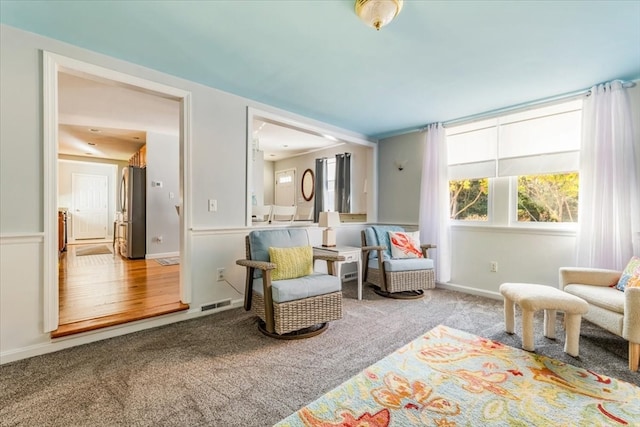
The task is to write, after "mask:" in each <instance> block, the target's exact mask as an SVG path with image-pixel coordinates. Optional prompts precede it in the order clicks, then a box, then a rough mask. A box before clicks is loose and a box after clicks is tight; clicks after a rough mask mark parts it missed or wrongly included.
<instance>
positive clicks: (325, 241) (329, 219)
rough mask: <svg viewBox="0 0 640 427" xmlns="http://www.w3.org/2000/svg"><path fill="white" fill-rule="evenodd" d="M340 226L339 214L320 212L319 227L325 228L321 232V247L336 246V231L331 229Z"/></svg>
mask: <svg viewBox="0 0 640 427" xmlns="http://www.w3.org/2000/svg"><path fill="white" fill-rule="evenodd" d="M339 225H340V213H339V212H320V219H319V221H318V226H319V227H326V228H325V229H324V231H323V232H322V246H326V247H333V246H335V245H336V231H335V230H334V229H333V227H338V226H339Z"/></svg>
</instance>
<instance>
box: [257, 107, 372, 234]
mask: <svg viewBox="0 0 640 427" xmlns="http://www.w3.org/2000/svg"><path fill="white" fill-rule="evenodd" d="M249 123H250V129H249V134H248V136H249V137H250V138H251V140H250V151H249V155H250V159H249V160H250V162H248V163H249V167H250V168H251V173H250V175H251V179H250V181H249V184H250V188H248V191H249V194H250V201H251V206H250V215H251V223H252V224H253V225H264V224H268V223H275V222H282V221H285V222H293V221H307V222H317V221H318V215H319V212H321V211H337V212H341V219H342V220H343V221H351V222H354V221H357V222H364V221H366V219H367V210H368V203H371V200H370V197H369V198H368V197H367V195H368V194H369V193H370V192H369V191H368V188H367V187H368V183H369V182H372V180H371V177H370V175H371V174H372V170H373V167H372V166H373V158H374V154H373V151H374V149H373V147H372V145H373V143H370V142H368V141H363V143H355V142H350V141H344V140H341V139H338V138H336V137H333V136H330V134H328V133H327V134H325V133H321V132H318V131H317V130H309V129H305V128H303V127H302V126H294V125H292V124H290V123H284V122H281V121H278V120H274V119H273V118H271V117H263V116H260V115H250V121H249ZM273 206H295V214H294V215H293V220H291V216H290V215H289V214H287V215H278V214H277V212H274V211H275V210H274V209H273V208H271V209H269V207H273Z"/></svg>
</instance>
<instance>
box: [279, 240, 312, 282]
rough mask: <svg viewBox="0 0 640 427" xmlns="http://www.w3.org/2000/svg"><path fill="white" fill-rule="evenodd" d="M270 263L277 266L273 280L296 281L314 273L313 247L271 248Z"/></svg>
mask: <svg viewBox="0 0 640 427" xmlns="http://www.w3.org/2000/svg"><path fill="white" fill-rule="evenodd" d="M269 258H270V262H272V263H274V264H275V265H276V268H275V270H273V271H272V272H271V280H274V281H275V280H284V279H295V278H297V277H302V276H308V275H309V274H311V273H313V249H312V248H311V246H296V247H292V248H273V247H271V248H269Z"/></svg>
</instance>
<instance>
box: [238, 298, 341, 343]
mask: <svg viewBox="0 0 640 427" xmlns="http://www.w3.org/2000/svg"><path fill="white" fill-rule="evenodd" d="M251 310H252V311H253V312H254V313H255V314H256V315H257V316H258V317H259V318H260V319H262V321H263V322H266V321H267V319H266V316H265V311H264V298H263V297H262V295H260V294H259V293H257V292H255V291H254V292H253V302H252V304H251ZM341 318H342V292H340V291H338V292H332V293H330V294H326V295H318V296H315V297H309V298H303V299H299V300H295V301H287V302H283V303H276V302H274V303H273V319H274V329H275V333H276V334H278V335H284V334H287V333H289V332H293V331H299V330H301V329H305V328H309V327H312V326H314V325H318V324H321V323H326V322H330V321H332V320H338V319H341Z"/></svg>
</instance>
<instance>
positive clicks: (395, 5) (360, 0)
mask: <svg viewBox="0 0 640 427" xmlns="http://www.w3.org/2000/svg"><path fill="white" fill-rule="evenodd" d="M402 2H403V0H356V15H358V17H359V18H360V19H362V20H363V21H364V23H365V24H367V25H368V26H370V27H373V28H375V29H376V30H380V28H382V27H384V26H385V25H387V24H388V23H389V22H391V21H392V20H393V18H395V17H396V16H397V15H398V13H400V10H402Z"/></svg>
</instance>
